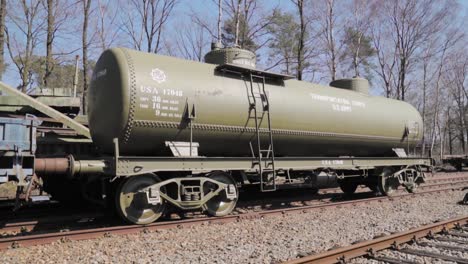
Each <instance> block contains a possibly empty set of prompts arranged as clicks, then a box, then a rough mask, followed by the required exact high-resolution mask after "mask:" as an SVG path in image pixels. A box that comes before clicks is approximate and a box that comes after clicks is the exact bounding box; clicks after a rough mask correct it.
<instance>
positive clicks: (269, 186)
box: [215, 63, 294, 192]
mask: <svg viewBox="0 0 468 264" xmlns="http://www.w3.org/2000/svg"><path fill="white" fill-rule="evenodd" d="M215 70H216V72H217V73H218V74H222V75H223V76H225V77H230V76H232V75H233V74H234V75H235V76H240V77H241V78H242V79H243V80H245V81H246V82H249V81H250V87H247V88H248V89H249V90H250V91H247V96H248V100H249V105H250V106H249V120H250V119H254V120H255V139H254V140H253V141H256V143H257V144H256V146H255V150H254V146H253V145H252V141H250V150H251V152H252V157H253V162H252V165H253V166H252V167H253V168H258V172H259V176H260V189H261V191H262V192H268V191H275V190H276V170H275V151H274V147H273V132H272V130H271V120H270V102H269V99H268V95H267V93H266V92H265V80H266V79H268V81H269V82H271V84H272V85H277V86H283V87H284V81H285V80H288V79H293V78H294V76H290V75H284V74H278V73H272V72H268V71H262V70H257V69H253V68H250V67H244V66H240V65H235V64H229V63H227V64H222V65H219V66H217V67H216V68H215ZM236 78H237V77H236ZM247 78H248V79H247ZM246 79H247V80H246ZM254 80H255V81H258V80H259V81H260V82H254ZM265 119H266V122H267V126H266V127H263V128H262V121H264V120H265ZM261 134H263V135H265V134H267V135H268V137H267V138H266V141H268V142H266V143H268V148H266V149H265V148H263V147H262V143H265V142H262V136H261ZM263 138H264V137H263ZM263 141H265V140H263ZM265 145H267V144H264V145H263V146H265Z"/></svg>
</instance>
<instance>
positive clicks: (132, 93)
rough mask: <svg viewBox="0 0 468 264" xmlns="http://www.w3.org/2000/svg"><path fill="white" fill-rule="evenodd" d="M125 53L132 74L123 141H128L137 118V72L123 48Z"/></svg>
mask: <svg viewBox="0 0 468 264" xmlns="http://www.w3.org/2000/svg"><path fill="white" fill-rule="evenodd" d="M121 50H122V52H123V54H124V55H125V58H126V59H127V62H128V69H129V72H130V73H129V74H130V109H129V113H128V122H127V125H126V126H125V130H124V137H123V142H122V143H127V142H128V140H129V139H130V135H131V132H132V128H133V123H134V120H135V105H136V92H137V91H136V74H135V66H134V64H133V59H132V57H131V56H130V54H128V52H127V50H125V49H121Z"/></svg>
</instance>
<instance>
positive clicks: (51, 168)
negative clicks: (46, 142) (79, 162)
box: [34, 158, 70, 175]
mask: <svg viewBox="0 0 468 264" xmlns="http://www.w3.org/2000/svg"><path fill="white" fill-rule="evenodd" d="M34 170H35V171H36V173H38V174H39V175H41V174H43V173H47V174H48V175H59V174H67V173H68V172H69V171H70V160H69V159H68V158H36V159H35V161H34Z"/></svg>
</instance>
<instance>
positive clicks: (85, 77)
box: [82, 0, 91, 115]
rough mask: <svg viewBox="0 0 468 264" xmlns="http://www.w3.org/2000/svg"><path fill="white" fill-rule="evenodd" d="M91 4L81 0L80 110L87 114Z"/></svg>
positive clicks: (88, 1)
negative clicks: (81, 79)
mask: <svg viewBox="0 0 468 264" xmlns="http://www.w3.org/2000/svg"><path fill="white" fill-rule="evenodd" d="M90 6H91V0H83V32H82V46H83V106H82V112H83V114H84V115H86V114H87V109H86V107H87V100H86V93H87V91H88V86H89V80H88V22H89V21H88V20H89V9H90Z"/></svg>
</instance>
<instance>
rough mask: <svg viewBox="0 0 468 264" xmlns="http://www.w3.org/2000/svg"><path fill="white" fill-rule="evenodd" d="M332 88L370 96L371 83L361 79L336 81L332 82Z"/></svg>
mask: <svg viewBox="0 0 468 264" xmlns="http://www.w3.org/2000/svg"><path fill="white" fill-rule="evenodd" d="M330 86H333V87H336V88H341V89H346V90H351V91H355V92H359V93H362V94H369V81H368V80H367V79H364V78H361V77H353V78H348V79H338V80H334V81H332V82H330Z"/></svg>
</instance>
